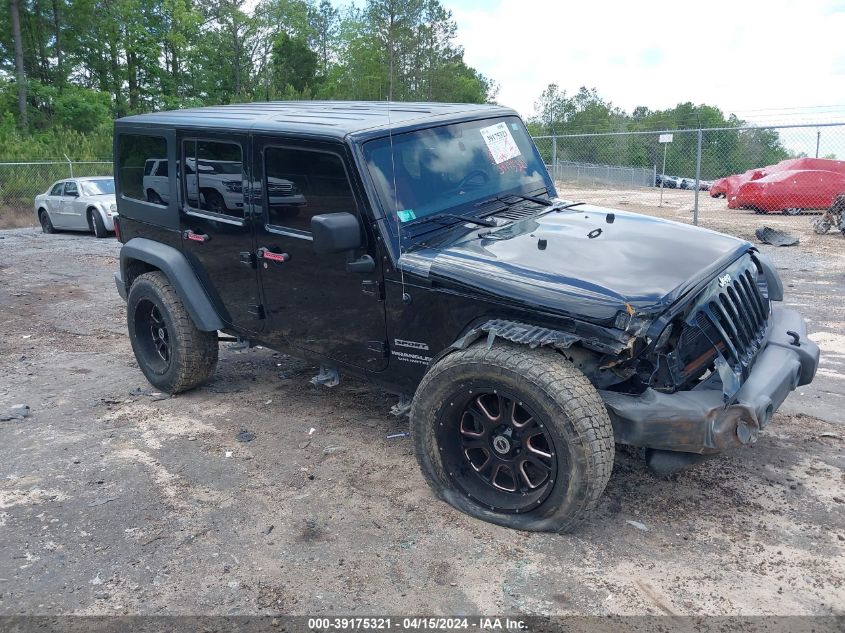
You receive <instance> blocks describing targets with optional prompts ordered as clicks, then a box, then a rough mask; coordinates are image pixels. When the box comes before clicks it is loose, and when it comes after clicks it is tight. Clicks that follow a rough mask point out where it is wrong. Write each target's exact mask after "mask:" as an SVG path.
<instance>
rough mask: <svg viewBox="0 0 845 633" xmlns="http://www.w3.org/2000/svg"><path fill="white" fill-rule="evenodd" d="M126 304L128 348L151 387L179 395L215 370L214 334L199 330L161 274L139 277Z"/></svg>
mask: <svg viewBox="0 0 845 633" xmlns="http://www.w3.org/2000/svg"><path fill="white" fill-rule="evenodd" d="M126 308H127V321H128V325H129V340H130V342H131V343H132V351H133V352H135V358H136V359H137V360H138V366H139V367H140V368H141V371H142V372H144V376H146V377H147V380H149V381H150V383H152V385H153V386H154V387H156V388H158V389H160V390H161V391H165V392H167V393H179V392H182V391H187V390H188V389H193V388H194V387H196V386H198V385H200V384H202V383H203V382H205V381H206V380H207V379H208V378H209V377H210V376H211V375H212V374H213V373H214V368H215V367H216V366H217V353H218V349H217V332H202V331H200V330H198V329H197V327H196V325H194V322H193V320H192V319H191V316H190V315H189V314H188V311H187V310H186V309H185V306H184V304H183V303H182V300H181V299H179V295H177V294H176V291H175V290H174V289H173V286H171V285H170V282H169V281H168V279H167V277H166V276H165V275H164V273H161V272H159V271H155V272H150V273H145V274H143V275H141V276H140V277H138V278H137V279H136V280H135V281H134V282H133V283H132V287H131V288H130V289H129V297H128V298H127V301H126Z"/></svg>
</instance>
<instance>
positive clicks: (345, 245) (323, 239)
mask: <svg viewBox="0 0 845 633" xmlns="http://www.w3.org/2000/svg"><path fill="white" fill-rule="evenodd" d="M311 235H312V236H313V240H314V252H315V253H318V254H320V255H327V254H330V253H343V252H346V251H351V250H354V249H356V248H360V247H361V246H362V245H363V242H362V240H361V225H360V223H359V222H358V218H356V217H355V216H354V215H352V214H351V213H323V214H322V215H315V216H314V217H312V218H311Z"/></svg>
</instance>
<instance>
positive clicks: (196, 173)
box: [179, 139, 249, 219]
mask: <svg viewBox="0 0 845 633" xmlns="http://www.w3.org/2000/svg"><path fill="white" fill-rule="evenodd" d="M182 155H183V160H184V162H185V176H184V178H182V177H181V169H179V172H180V180H181V181H182V187H183V195H184V199H185V201H186V202H187V204H188V206H189V207H191V208H192V209H196V210H198V211H203V212H206V213H216V214H220V215H226V216H230V217H233V218H238V219H242V218H243V217H244V189H245V188H246V189H247V190H248V189H249V182H248V181H247V179H246V176H245V174H244V171H243V154H242V152H241V146H240V145H238V144H237V143H222V142H218V141H203V140H199V139H187V140H185V141H184V142H183V144H182Z"/></svg>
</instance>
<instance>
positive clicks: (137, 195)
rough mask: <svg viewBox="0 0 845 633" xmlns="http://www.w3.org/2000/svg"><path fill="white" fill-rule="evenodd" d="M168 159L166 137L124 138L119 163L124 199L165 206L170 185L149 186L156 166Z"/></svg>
mask: <svg viewBox="0 0 845 633" xmlns="http://www.w3.org/2000/svg"><path fill="white" fill-rule="evenodd" d="M165 158H167V141H166V140H165V139H164V137H161V136H146V135H141V134H123V135H121V137H120V144H119V146H118V163H117V169H118V183H119V187H120V195H121V196H124V197H126V198H132V199H134V200H142V201H144V202H151V203H153V204H156V205H160V206H165V203H166V202H167V194H166V183H151V182H149V177H150V171H151V170H152V169H153V164H154V162H155V161H157V160H162V161H163V160H164V159H165ZM165 169H166V167H165ZM166 175H167V174H165V176H166ZM162 185H164V188H163V187H162Z"/></svg>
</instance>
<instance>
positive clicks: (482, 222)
mask: <svg viewBox="0 0 845 633" xmlns="http://www.w3.org/2000/svg"><path fill="white" fill-rule="evenodd" d="M446 218H451V219H453V220H460V221H461V222H469V223H471V224H476V225H478V226H498V224H497V223H496V221H495V220H489V219H487V218H476V217H473V216H471V215H461V214H460V213H436V214H435V215H429V216H424V217H422V218H417V220H415V221H414V222H412V223H411V225H410V226H414V225H419V224H425V223H426V222H431V221H440V223H441V224H444V223H443V222H442V220H444V219H446Z"/></svg>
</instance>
